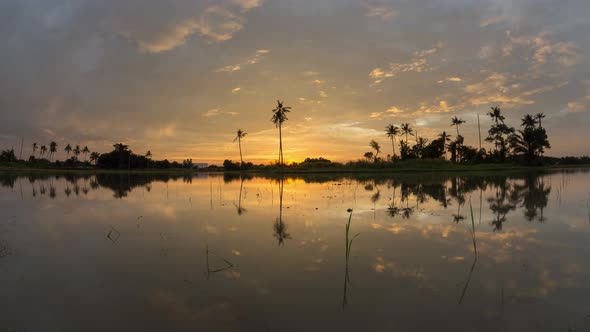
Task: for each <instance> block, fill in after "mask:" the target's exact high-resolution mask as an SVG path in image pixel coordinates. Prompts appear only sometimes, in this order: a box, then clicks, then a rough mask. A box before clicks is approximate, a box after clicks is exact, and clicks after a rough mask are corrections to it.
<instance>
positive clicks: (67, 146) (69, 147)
mask: <svg viewBox="0 0 590 332" xmlns="http://www.w3.org/2000/svg"><path fill="white" fill-rule="evenodd" d="M64 151H65V152H66V159H68V158H69V157H70V152H72V146H71V145H70V144H68V145H66V147H65V148H64Z"/></svg>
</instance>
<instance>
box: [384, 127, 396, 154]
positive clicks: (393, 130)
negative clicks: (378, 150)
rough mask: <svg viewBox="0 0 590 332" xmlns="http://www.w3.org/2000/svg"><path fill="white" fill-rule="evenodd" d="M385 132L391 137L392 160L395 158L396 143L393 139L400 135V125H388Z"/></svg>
mask: <svg viewBox="0 0 590 332" xmlns="http://www.w3.org/2000/svg"><path fill="white" fill-rule="evenodd" d="M385 133H386V134H387V137H389V138H390V139H391V148H392V149H393V155H392V160H395V143H394V142H393V139H394V138H395V137H396V136H397V135H399V127H398V126H394V125H392V124H390V125H387V126H386V127H385Z"/></svg>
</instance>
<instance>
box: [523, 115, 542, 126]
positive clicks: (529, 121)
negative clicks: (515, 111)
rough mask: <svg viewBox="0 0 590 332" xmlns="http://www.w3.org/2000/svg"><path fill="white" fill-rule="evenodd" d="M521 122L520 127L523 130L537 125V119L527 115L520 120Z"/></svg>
mask: <svg viewBox="0 0 590 332" xmlns="http://www.w3.org/2000/svg"><path fill="white" fill-rule="evenodd" d="M521 121H522V126H523V127H525V128H528V127H534V126H535V125H536V124H537V117H536V116H532V115H530V114H527V115H525V116H524V117H523V118H522V119H521ZM539 128H540V127H539Z"/></svg>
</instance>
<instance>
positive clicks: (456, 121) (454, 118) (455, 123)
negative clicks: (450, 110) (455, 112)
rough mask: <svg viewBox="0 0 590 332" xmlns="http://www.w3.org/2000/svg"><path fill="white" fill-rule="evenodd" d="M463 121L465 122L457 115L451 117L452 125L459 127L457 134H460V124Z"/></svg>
mask: <svg viewBox="0 0 590 332" xmlns="http://www.w3.org/2000/svg"><path fill="white" fill-rule="evenodd" d="M463 123H465V120H463V119H460V118H458V117H456V116H455V117H453V118H452V119H451V126H455V128H456V129H457V136H459V126H460V125H461V124H463Z"/></svg>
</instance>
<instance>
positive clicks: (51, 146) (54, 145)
mask: <svg viewBox="0 0 590 332" xmlns="http://www.w3.org/2000/svg"><path fill="white" fill-rule="evenodd" d="M56 152H57V143H55V142H53V141H52V142H51V143H49V160H51V159H53V154H54V153H56Z"/></svg>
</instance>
